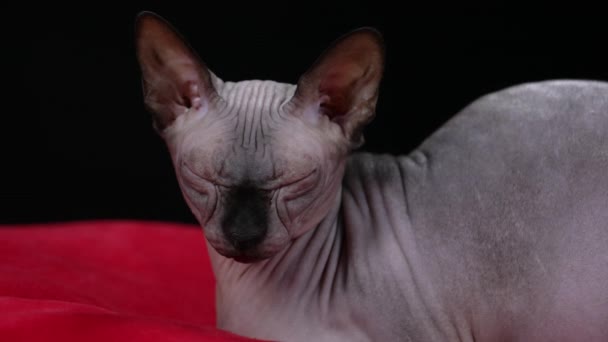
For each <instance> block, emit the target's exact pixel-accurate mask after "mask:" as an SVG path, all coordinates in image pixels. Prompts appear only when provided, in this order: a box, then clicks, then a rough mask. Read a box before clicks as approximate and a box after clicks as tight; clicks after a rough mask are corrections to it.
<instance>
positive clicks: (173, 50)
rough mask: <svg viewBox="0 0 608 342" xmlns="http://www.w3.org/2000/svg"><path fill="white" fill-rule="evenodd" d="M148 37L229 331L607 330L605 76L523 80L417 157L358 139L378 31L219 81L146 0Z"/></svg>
mask: <svg viewBox="0 0 608 342" xmlns="http://www.w3.org/2000/svg"><path fill="white" fill-rule="evenodd" d="M136 50H137V58H138V61H139V63H140V66H141V72H142V78H143V89H144V101H145V106H146V108H148V110H149V111H150V112H151V113H153V119H154V120H153V122H154V127H155V129H156V130H157V132H158V133H159V135H160V136H161V137H162V139H163V141H164V142H165V143H166V146H167V147H168V152H169V153H170V155H171V158H172V162H173V165H174V168H175V172H176V176H177V179H178V181H179V186H180V189H181V191H182V194H183V198H184V199H185V202H186V203H187V205H188V206H189V208H190V209H191V211H192V213H193V215H194V216H195V217H196V219H197V221H198V222H199V223H200V225H201V226H202V227H203V231H204V235H205V237H206V241H207V243H208V246H209V248H208V250H209V254H210V257H211V262H212V265H213V269H214V273H215V276H216V279H217V317H218V327H219V328H221V329H225V330H228V331H231V332H234V333H237V334H240V335H243V336H249V337H253V338H259V339H267V340H280V341H478V342H479V341H604V342H605V341H608V83H603V82H600V81H595V80H567V79H563V80H546V81H538V82H530V83H525V84H520V85H514V86H511V87H509V88H506V89H502V90H499V91H496V92H494V93H491V94H487V95H485V96H482V97H480V98H478V99H477V100H475V101H473V102H472V103H471V104H470V105H468V106H466V107H465V108H463V109H462V111H461V112H459V113H457V115H455V116H454V117H453V118H452V119H450V120H449V121H448V122H446V123H445V124H444V125H443V126H442V127H440V128H439V129H437V130H436V131H435V132H434V133H433V134H432V135H431V136H429V137H428V138H427V139H426V140H424V141H423V142H422V143H421V144H420V145H419V146H418V148H416V149H415V150H413V151H412V152H411V153H408V154H407V155H401V156H394V155H389V154H378V155H374V154H370V153H364V152H360V151H355V150H356V149H357V148H358V147H359V146H360V145H361V144H362V142H363V135H362V129H363V127H364V126H365V124H366V123H368V122H369V121H370V120H371V119H372V118H373V116H374V115H375V105H376V102H377V100H378V86H379V83H380V82H381V79H382V75H383V61H384V49H383V42H382V38H381V35H380V34H379V33H378V32H377V31H376V30H374V29H371V28H361V29H358V30H355V31H353V32H351V33H349V34H346V35H344V36H343V37H341V38H340V39H338V40H337V41H335V43H334V44H333V45H332V46H331V47H330V48H328V49H327V50H326V51H325V52H324V53H323V54H322V55H321V57H320V58H319V59H318V60H317V61H316V62H315V63H314V64H313V65H312V67H311V68H310V69H308V70H307V71H306V72H305V73H304V74H303V76H301V78H300V79H299V80H298V82H297V84H293V85H292V84H285V83H278V82H273V81H261V80H248V81H241V82H225V81H223V80H222V79H220V78H219V77H218V76H216V75H215V74H214V73H213V72H212V71H211V70H210V69H209V68H208V67H207V66H206V65H205V64H204V62H203V61H202V60H201V59H200V58H199V57H198V55H197V54H196V53H195V51H194V49H193V48H192V47H191V46H190V45H189V44H188V43H187V42H186V41H185V39H184V37H183V36H181V35H180V34H179V33H178V31H177V30H176V29H174V28H173V27H172V26H171V25H170V24H169V23H167V22H166V21H165V20H164V19H162V18H161V17H159V16H157V15H156V14H153V13H150V12H142V13H141V14H140V15H139V16H138V18H137V20H136ZM437 97H438V100H439V99H440V97H441V93H440V92H438V93H437ZM392 111H394V112H395V113H392V114H393V115H396V114H398V115H403V113H404V112H407V111H408V109H407V104H406V102H404V103H403V106H402V107H400V108H393V109H392ZM194 266H195V265H194Z"/></svg>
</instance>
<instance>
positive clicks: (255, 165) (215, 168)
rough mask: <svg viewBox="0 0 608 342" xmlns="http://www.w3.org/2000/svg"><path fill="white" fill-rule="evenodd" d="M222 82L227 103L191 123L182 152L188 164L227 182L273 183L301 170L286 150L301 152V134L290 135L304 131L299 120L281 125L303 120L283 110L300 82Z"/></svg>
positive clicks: (303, 155) (299, 156) (219, 86)
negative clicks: (297, 147) (295, 118)
mask: <svg viewBox="0 0 608 342" xmlns="http://www.w3.org/2000/svg"><path fill="white" fill-rule="evenodd" d="M216 82H217V83H216V84H215V87H216V89H217V92H218V94H219V95H220V97H221V98H222V100H223V101H222V102H223V105H222V106H221V107H220V108H218V111H217V112H215V113H213V115H211V116H210V117H209V119H203V120H201V121H200V122H199V123H197V124H196V125H193V126H192V127H190V130H189V131H190V132H189V134H187V138H186V139H184V141H183V144H182V148H181V151H180V152H181V158H180V159H181V162H180V164H182V167H183V166H184V165H183V164H186V165H187V167H189V168H190V169H191V171H193V172H195V173H197V174H198V175H200V176H202V177H208V178H214V180H215V181H217V182H220V183H226V184H234V183H241V182H244V181H247V182H252V183H267V182H271V181H272V180H275V179H278V178H281V177H286V176H287V177H288V176H289V174H290V173H293V172H297V171H298V170H297V167H295V165H294V161H293V160H289V161H288V160H287V159H288V158H287V157H288V156H287V155H286V154H287V153H285V151H287V150H289V151H291V152H295V151H297V150H296V149H294V148H293V147H294V146H291V145H293V144H295V143H296V142H297V140H298V139H295V140H294V139H289V137H286V136H285V134H287V133H289V134H290V135H298V134H300V133H302V134H304V131H302V130H299V129H297V127H292V126H293V125H288V126H289V129H287V130H285V129H282V130H281V129H279V128H281V127H283V128H285V123H286V122H291V123H292V124H294V125H296V126H297V125H298V123H297V120H293V119H290V117H289V115H287V114H286V113H284V112H282V111H281V106H282V105H283V104H285V103H287V102H288V101H289V100H290V99H291V98H292V97H293V94H294V92H295V85H291V84H285V83H277V82H273V81H255V80H254V81H243V82H222V81H219V80H218V81H216ZM286 131H287V132H286ZM292 138H294V137H292ZM292 154H293V153H292ZM296 154H297V155H292V156H291V157H293V159H296V160H301V161H302V162H305V161H306V160H308V159H309V157H310V156H309V155H307V154H306V153H301V154H300V153H297V152H296ZM290 159H291V158H290ZM296 163H297V162H296Z"/></svg>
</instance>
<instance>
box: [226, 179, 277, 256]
mask: <svg viewBox="0 0 608 342" xmlns="http://www.w3.org/2000/svg"><path fill="white" fill-rule="evenodd" d="M224 205H225V208H226V210H225V212H224V217H223V219H222V231H223V233H224V236H225V237H226V239H227V240H228V242H230V243H231V244H232V245H233V246H234V248H235V249H237V250H239V251H247V250H252V249H253V248H255V247H256V246H257V245H259V244H260V243H261V242H262V241H263V240H264V238H265V237H266V231H267V230H268V211H269V194H268V192H266V191H263V190H260V189H257V188H255V187H253V186H248V185H242V186H236V187H233V188H232V189H230V190H229V191H228V193H227V194H226V197H225V203H224Z"/></svg>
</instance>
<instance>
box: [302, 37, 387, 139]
mask: <svg viewBox="0 0 608 342" xmlns="http://www.w3.org/2000/svg"><path fill="white" fill-rule="evenodd" d="M383 71H384V43H383V39H382V36H381V34H380V33H379V32H378V31H377V30H375V29H372V28H361V29H358V30H355V31H352V32H351V33H349V34H347V35H345V36H343V37H342V38H340V39H338V40H337V41H336V42H334V44H333V45H332V46H331V47H330V48H329V49H327V50H326V51H325V52H324V53H323V54H322V55H321V57H319V58H318V59H317V61H316V62H315V63H314V65H313V66H312V67H311V68H310V69H309V70H308V71H307V72H306V73H305V74H304V75H303V76H302V77H301V78H300V80H299V81H298V85H297V89H296V93H295V95H294V98H293V100H292V102H293V103H294V104H295V105H296V106H297V107H299V108H302V107H304V108H306V110H307V111H308V110H310V109H312V110H313V111H315V112H316V113H318V115H325V116H327V117H329V119H330V120H332V121H333V122H336V123H337V124H339V125H340V126H341V128H342V131H343V132H344V134H345V136H346V138H348V139H349V140H350V141H351V142H352V143H353V145H354V146H355V147H357V146H359V145H361V144H362V143H363V136H362V134H361V132H362V130H363V128H364V126H365V125H366V124H367V123H369V122H370V121H371V120H372V119H373V117H374V115H375V109H376V102H377V100H378V88H379V84H380V81H381V78H382V74H383ZM311 107H312V108H311Z"/></svg>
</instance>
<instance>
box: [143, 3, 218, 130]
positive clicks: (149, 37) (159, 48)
mask: <svg viewBox="0 0 608 342" xmlns="http://www.w3.org/2000/svg"><path fill="white" fill-rule="evenodd" d="M135 37H136V48H137V59H138V61H139V65H140V67H141V73H142V77H143V91H144V102H145V104H146V107H147V108H148V109H149V110H150V111H151V112H152V113H153V114H154V126H155V127H156V129H157V130H163V129H165V128H166V127H168V126H170V125H171V124H172V123H173V122H174V121H175V119H176V118H177V117H178V116H179V115H182V114H184V113H185V112H187V111H188V110H190V109H193V110H205V109H206V108H208V107H209V106H210V105H211V104H213V101H214V100H215V99H217V98H218V97H219V96H218V94H217V92H216V90H215V88H214V86H213V83H212V81H211V77H212V73H211V71H210V70H209V69H208V68H207V67H206V66H205V64H204V63H203V61H202V60H201V59H200V58H199V57H198V55H197V54H196V53H195V52H194V50H193V49H192V48H191V47H190V45H189V44H188V43H187V42H186V40H185V39H184V38H183V37H182V36H181V35H180V34H179V33H178V32H177V30H176V29H175V28H173V26H171V24H169V23H168V22H167V21H165V20H164V19H163V18H161V17H160V16H158V15H156V14H154V13H151V12H142V13H140V14H139V15H138V16H137V21H136V35H135Z"/></svg>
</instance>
